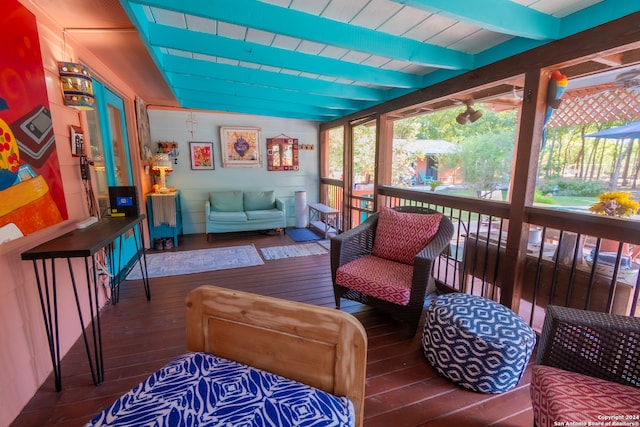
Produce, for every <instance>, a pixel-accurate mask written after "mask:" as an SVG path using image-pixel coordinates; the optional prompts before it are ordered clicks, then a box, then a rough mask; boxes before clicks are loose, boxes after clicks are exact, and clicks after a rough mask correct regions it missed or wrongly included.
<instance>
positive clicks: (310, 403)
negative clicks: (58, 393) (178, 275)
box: [87, 353, 355, 427]
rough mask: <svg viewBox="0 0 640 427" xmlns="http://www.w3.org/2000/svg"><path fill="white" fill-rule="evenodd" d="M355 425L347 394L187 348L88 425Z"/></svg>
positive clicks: (237, 426) (241, 426) (351, 406)
mask: <svg viewBox="0 0 640 427" xmlns="http://www.w3.org/2000/svg"><path fill="white" fill-rule="evenodd" d="M319 425H323V426H353V425H355V413H354V410H353V405H352V404H351V401H349V399H348V398H346V397H336V396H333V395H331V394H329V393H326V392H324V391H321V390H318V389H315V388H313V387H310V386H307V385H304V384H301V383H299V382H296V381H292V380H289V379H286V378H283V377H280V376H278V375H274V374H270V373H268V372H265V371H261V370H258V369H255V368H251V367H248V366H246V365H242V364H239V363H237V362H233V361H230V360H226V359H222V358H220V357H216V356H214V355H211V354H208V353H188V354H185V355H183V356H180V357H178V358H177V359H175V360H173V361H172V362H170V363H168V364H167V365H165V366H164V367H163V368H162V369H160V370H158V371H156V372H155V373H154V374H153V375H151V376H150V377H149V378H148V379H146V380H145V381H143V382H142V383H140V384H138V385H137V386H136V387H134V388H133V389H132V390H131V391H129V392H128V393H126V394H124V395H123V396H122V397H120V399H118V400H117V401H115V402H114V403H113V404H111V405H110V406H109V407H107V408H106V409H105V410H104V411H103V412H101V413H100V414H98V415H97V416H95V417H94V418H93V419H92V420H91V422H90V423H89V424H87V426H114V427H115V426H158V427H160V426H234V427H243V426H319Z"/></svg>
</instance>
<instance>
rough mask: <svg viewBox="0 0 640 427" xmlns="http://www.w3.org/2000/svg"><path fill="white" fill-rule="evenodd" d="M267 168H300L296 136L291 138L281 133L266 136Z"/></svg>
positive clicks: (280, 169)
mask: <svg viewBox="0 0 640 427" xmlns="http://www.w3.org/2000/svg"><path fill="white" fill-rule="evenodd" d="M267 170H270V171H297V170H300V166H299V162H298V139H297V138H291V137H290V136H287V135H285V134H283V133H282V134H280V135H278V136H276V137H273V138H267Z"/></svg>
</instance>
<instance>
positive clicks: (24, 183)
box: [0, 0, 68, 244]
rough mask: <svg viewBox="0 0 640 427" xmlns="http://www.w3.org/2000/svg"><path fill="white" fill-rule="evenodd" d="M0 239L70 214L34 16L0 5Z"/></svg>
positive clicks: (10, 2) (7, 2) (13, 2)
mask: <svg viewBox="0 0 640 427" xmlns="http://www.w3.org/2000/svg"><path fill="white" fill-rule="evenodd" d="M0 25H2V28H6V29H7V31H5V32H4V33H3V36H2V38H3V41H2V43H0V73H1V74H0V75H1V78H0V244H2V243H5V242H7V241H10V240H13V239H16V238H19V237H22V236H25V235H27V234H30V233H33V232H35V231H38V230H41V229H43V228H45V227H49V226H51V225H54V224H57V223H59V222H61V221H63V220H65V219H67V218H68V212H67V207H66V204H65V200H64V190H63V187H62V177H61V175H60V165H59V162H58V155H57V153H56V145H55V137H54V134H53V121H52V118H51V110H50V109H49V99H48V98H47V88H46V83H45V76H44V69H43V66H42V55H41V53H40V41H39V39H38V29H37V23H36V18H35V16H34V15H33V14H32V13H31V12H29V11H28V10H27V9H26V8H25V7H24V6H22V5H21V4H20V3H19V2H18V1H17V0H4V1H3V2H2V4H1V5H0Z"/></svg>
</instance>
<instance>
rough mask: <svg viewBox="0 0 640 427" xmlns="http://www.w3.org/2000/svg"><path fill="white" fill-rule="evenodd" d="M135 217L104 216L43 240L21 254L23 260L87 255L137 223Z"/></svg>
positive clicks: (140, 219) (138, 219)
mask: <svg viewBox="0 0 640 427" xmlns="http://www.w3.org/2000/svg"><path fill="white" fill-rule="evenodd" d="M144 218H145V215H144V214H142V215H140V216H137V217H126V216H125V217H105V218H101V219H100V220H99V221H98V222H96V223H95V224H92V225H90V226H88V227H87V228H83V229H77V230H73V231H70V232H68V233H67V234H63V235H62V236H60V237H56V238H55V239H52V240H49V241H48V242H44V243H42V244H40V245H38V246H36V247H34V248H31V249H29V250H28V251H26V252H23V253H22V254H21V257H22V259H23V260H34V259H51V258H78V257H88V256H91V255H93V254H95V253H96V252H98V251H99V250H100V249H102V248H104V247H105V246H107V245H108V244H109V243H111V242H113V241H114V240H115V239H117V238H118V237H119V236H121V235H122V234H123V233H125V232H126V231H127V230H129V229H131V228H133V227H134V226H135V225H136V224H139V223H140V222H141V221H142V220H143V219H144Z"/></svg>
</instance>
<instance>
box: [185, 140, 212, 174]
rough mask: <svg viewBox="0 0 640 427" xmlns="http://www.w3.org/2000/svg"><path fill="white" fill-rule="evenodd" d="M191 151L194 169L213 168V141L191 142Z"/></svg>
mask: <svg viewBox="0 0 640 427" xmlns="http://www.w3.org/2000/svg"><path fill="white" fill-rule="evenodd" d="M189 153H190V158H191V169H193V170H213V169H215V166H214V164H213V143H212V142H189Z"/></svg>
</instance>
